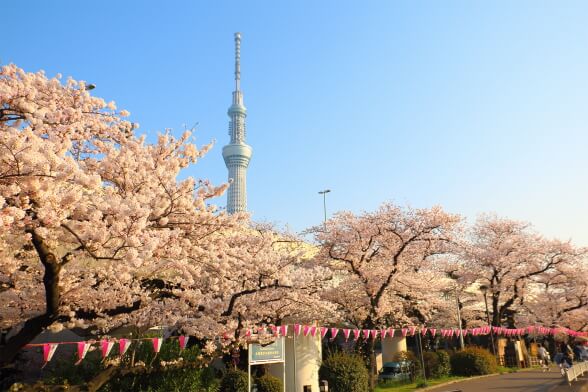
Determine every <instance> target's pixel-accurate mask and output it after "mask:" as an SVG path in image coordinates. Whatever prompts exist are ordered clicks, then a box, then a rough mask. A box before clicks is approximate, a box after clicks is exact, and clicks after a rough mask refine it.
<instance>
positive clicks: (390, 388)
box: [375, 376, 469, 392]
mask: <svg viewBox="0 0 588 392" xmlns="http://www.w3.org/2000/svg"><path fill="white" fill-rule="evenodd" d="M468 378H469V377H462V376H447V377H441V378H435V379H432V380H427V385H426V386H427V387H432V386H435V385H439V384H443V383H445V382H448V381H454V380H465V379H468ZM424 387H425V385H423V380H422V379H417V380H416V381H415V382H412V383H404V384H400V383H399V382H395V383H388V384H379V385H378V386H377V387H376V389H375V392H410V391H414V390H418V389H419V388H424Z"/></svg>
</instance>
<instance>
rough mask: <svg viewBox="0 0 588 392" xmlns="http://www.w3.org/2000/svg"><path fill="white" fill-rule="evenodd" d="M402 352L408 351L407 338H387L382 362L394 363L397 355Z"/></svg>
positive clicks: (384, 341)
mask: <svg viewBox="0 0 588 392" xmlns="http://www.w3.org/2000/svg"><path fill="white" fill-rule="evenodd" d="M400 351H407V348H406V338H405V337H403V336H394V337H393V338H391V337H390V336H386V339H384V340H383V341H382V362H384V363H386V362H392V361H394V359H393V356H394V354H395V353H397V352H400Z"/></svg>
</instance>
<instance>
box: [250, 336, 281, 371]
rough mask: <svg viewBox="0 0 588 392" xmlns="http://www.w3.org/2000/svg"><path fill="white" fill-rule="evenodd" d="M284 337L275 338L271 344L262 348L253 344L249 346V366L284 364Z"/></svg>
mask: <svg viewBox="0 0 588 392" xmlns="http://www.w3.org/2000/svg"><path fill="white" fill-rule="evenodd" d="M284 360H285V350H284V337H279V338H277V339H276V340H275V341H274V342H273V343H270V344H268V345H265V346H262V345H261V344H257V343H253V344H250V345H249V364H250V365H258V364H262V363H275V362H284Z"/></svg>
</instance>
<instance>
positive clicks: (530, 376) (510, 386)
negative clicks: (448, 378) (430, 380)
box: [427, 368, 588, 392]
mask: <svg viewBox="0 0 588 392" xmlns="http://www.w3.org/2000/svg"><path fill="white" fill-rule="evenodd" d="M429 391H432V392H433V391H434V392H453V391H455V392H457V391H460V392H580V391H582V392H584V391H586V392H588V378H587V377H586V374H585V375H584V377H583V378H581V379H580V381H576V382H574V383H572V387H570V386H569V385H568V384H567V382H566V381H565V379H564V378H563V377H562V376H561V374H560V373H559V370H555V369H554V368H552V370H551V371H550V372H545V373H544V372H542V371H541V370H540V369H538V370H527V371H520V372H517V373H508V374H502V375H498V376H490V377H484V378H479V379H475V380H470V381H460V382H457V383H455V384H450V385H446V386H439V387H435V388H432V389H428V390H427V392H429Z"/></svg>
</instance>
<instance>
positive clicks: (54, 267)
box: [0, 230, 61, 368]
mask: <svg viewBox="0 0 588 392" xmlns="http://www.w3.org/2000/svg"><path fill="white" fill-rule="evenodd" d="M29 233H30V234H31V236H32V243H33V246H34V247H35V250H36V251H37V254H38V256H39V260H40V261H41V263H42V264H43V267H44V268H45V273H44V275H43V286H44V288H45V301H46V310H45V313H44V314H41V315H38V316H35V317H33V318H30V319H29V320H27V321H26V322H25V323H24V325H23V327H22V329H21V330H20V331H18V333H17V334H16V335H14V336H13V337H11V338H10V339H8V340H7V341H6V344H5V345H4V346H1V347H0V368H2V367H5V366H8V365H9V364H10V363H12V362H13V361H14V358H15V357H16V355H17V354H18V352H19V351H20V350H21V349H22V348H23V347H24V346H25V345H27V344H28V343H30V342H31V341H32V340H33V339H34V338H36V337H37V336H38V335H39V334H40V333H41V332H43V331H44V330H45V328H47V327H48V326H49V325H51V324H52V323H53V321H55V319H56V318H57V316H58V314H59V302H60V294H61V293H60V291H59V272H60V270H61V265H60V264H59V262H58V260H57V258H56V257H55V254H54V253H53V251H51V249H49V247H48V246H47V244H45V242H44V241H43V238H42V237H41V236H39V235H38V234H37V233H36V232H35V231H34V230H31V231H29Z"/></svg>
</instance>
